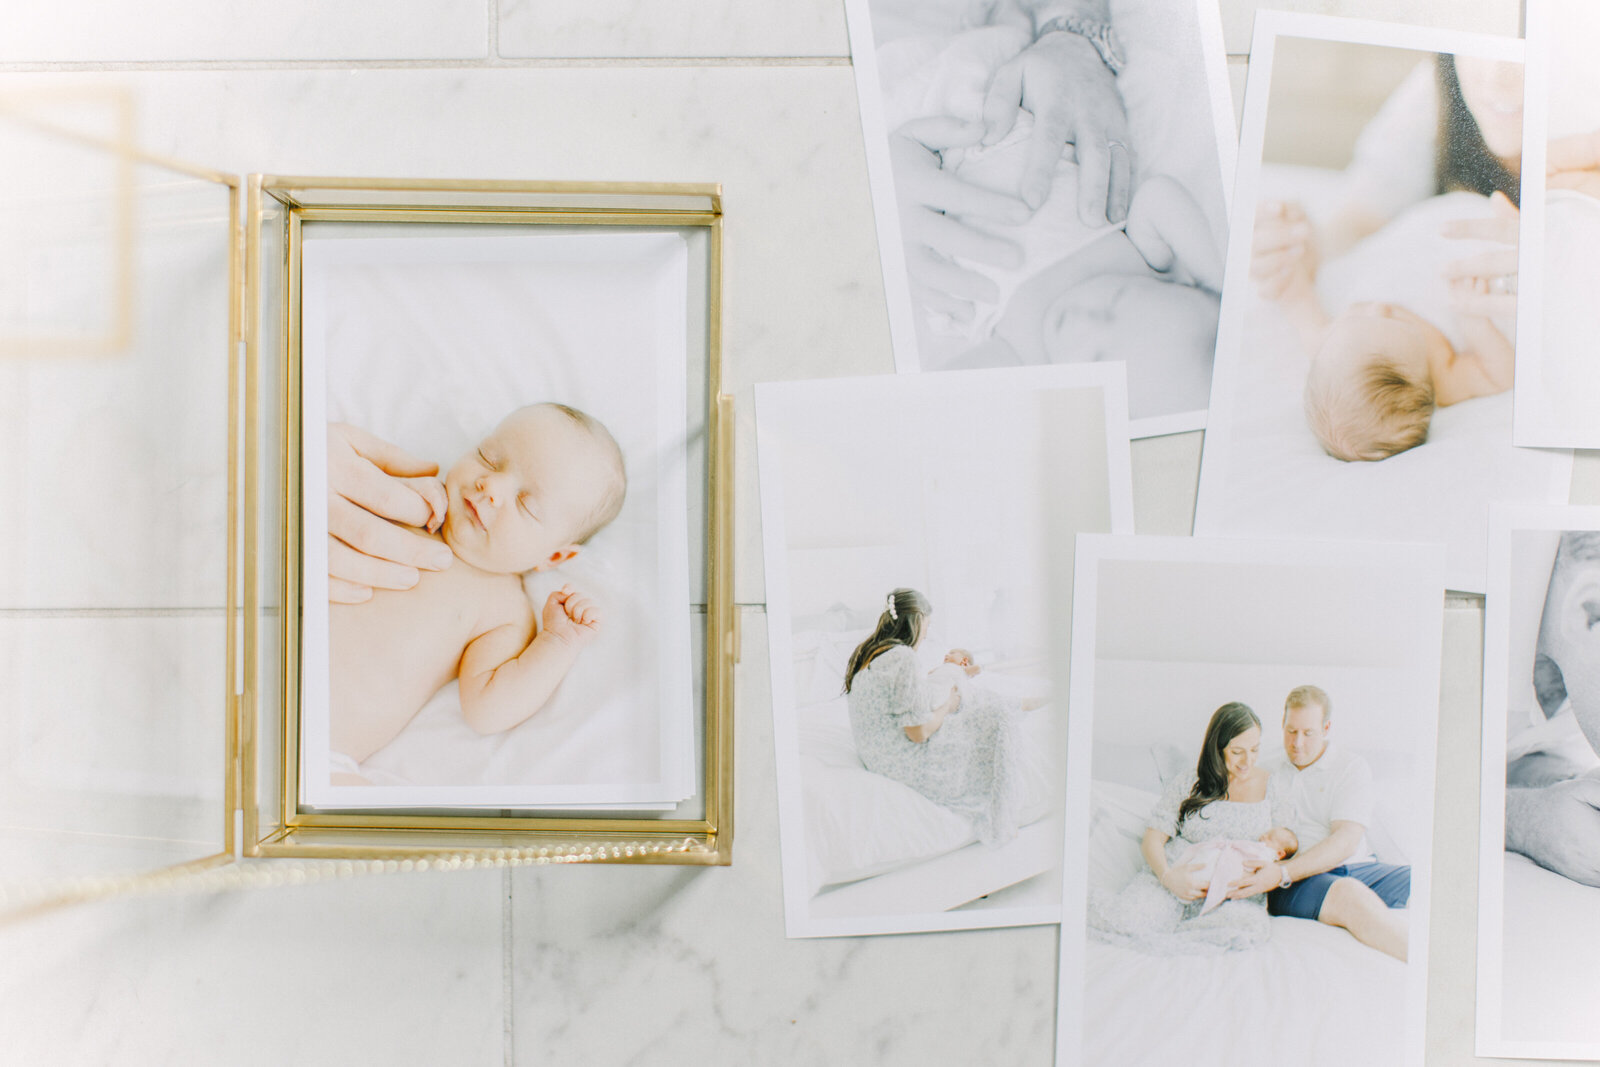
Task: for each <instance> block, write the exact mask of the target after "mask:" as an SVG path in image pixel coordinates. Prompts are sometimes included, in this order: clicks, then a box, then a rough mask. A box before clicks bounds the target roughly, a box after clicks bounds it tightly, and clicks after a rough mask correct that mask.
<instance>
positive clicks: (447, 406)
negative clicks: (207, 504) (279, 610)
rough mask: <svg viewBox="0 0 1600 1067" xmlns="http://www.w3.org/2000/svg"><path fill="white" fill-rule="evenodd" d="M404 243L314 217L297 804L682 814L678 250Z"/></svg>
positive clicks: (630, 243) (580, 241)
mask: <svg viewBox="0 0 1600 1067" xmlns="http://www.w3.org/2000/svg"><path fill="white" fill-rule="evenodd" d="M519 229H520V228H519ZM416 232H417V231H416V230H415V228H412V229H409V230H407V231H406V233H407V236H399V235H398V234H392V235H389V236H378V237H368V238H367V239H364V240H361V239H352V238H351V237H349V236H338V237H337V239H329V240H319V239H318V238H319V236H320V235H319V234H318V232H317V230H316V227H315V226H308V227H307V237H308V240H307V241H306V244H305V252H304V263H305V280H304V292H305V302H304V312H303V316H304V330H303V333H304V339H303V351H304V366H303V369H302V378H303V382H304V388H303V398H302V408H303V425H304V427H305V432H304V440H303V445H302V447H303V450H304V463H303V469H302V478H303V483H304V493H305V500H306V506H305V514H304V555H305V580H304V589H305V595H304V604H303V615H304V620H303V628H304V630H303V633H304V636H303V646H304V652H303V656H304V660H305V668H306V669H305V683H304V693H303V706H302V718H301V723H300V737H301V739H302V758H303V761H304V768H305V771H304V785H303V790H302V792H303V796H304V799H305V801H306V803H308V804H310V805H312V806H318V807H329V808H339V807H359V808H373V807H380V808H381V807H424V806H426V807H455V806H463V807H475V806H487V805H493V806H497V807H535V808H541V809H550V808H559V809H596V810H597V809H601V808H613V809H615V808H625V809H627V810H651V811H666V810H671V809H672V808H673V807H674V806H675V805H676V804H677V803H678V802H679V801H681V800H683V799H684V798H685V797H688V796H689V795H691V793H693V791H694V789H693V783H692V775H693V769H694V753H693V748H692V745H693V720H692V717H691V716H692V712H691V707H690V699H691V690H690V679H689V671H690V669H691V660H690V654H689V622H690V618H689V617H690V614H691V612H692V604H691V600H690V596H689V559H688V532H687V528H688V515H687V504H686V499H687V493H686V483H685V478H686V466H687V463H686V442H687V438H688V432H687V407H686V404H685V403H684V402H683V401H680V402H679V403H677V404H673V403H671V402H670V400H668V398H674V397H683V396H684V393H685V390H684V382H685V380H686V378H687V376H688V369H687V366H686V359H687V355H686V352H687V349H686V343H687V341H686V339H687V336H688V330H687V326H686V316H687V302H688V295H687V294H688V284H687V270H688V261H689V255H688V246H687V242H686V239H685V238H684V237H683V236H682V235H680V234H678V233H675V232H661V233H649V232H645V233H631V234H614V233H604V234H600V235H589V236H583V235H577V234H573V233H551V234H548V235H545V234H530V233H528V232H526V231H521V232H512V233H505V232H503V231H502V232H498V233H484V232H481V231H480V233H478V234H476V235H474V236H469V237H461V236H455V235H446V234H444V233H436V234H430V235H425V236H410V234H413V233H416ZM329 236H330V237H333V236H335V235H332V234H330V235H329ZM624 380H625V381H628V382H629V383H630V386H629V388H628V389H626V390H621V389H617V388H615V383H616V382H617V381H624ZM663 400H668V402H666V403H663ZM324 502H325V507H319V506H316V505H320V504H323V503H324Z"/></svg>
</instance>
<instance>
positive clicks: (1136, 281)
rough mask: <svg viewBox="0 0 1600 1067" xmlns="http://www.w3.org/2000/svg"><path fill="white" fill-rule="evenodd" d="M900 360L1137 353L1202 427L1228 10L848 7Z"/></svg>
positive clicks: (925, 364)
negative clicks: (1222, 13)
mask: <svg viewBox="0 0 1600 1067" xmlns="http://www.w3.org/2000/svg"><path fill="white" fill-rule="evenodd" d="M847 9H848V15H849V23H850V32H851V54H852V56H853V58H854V61H855V66H856V72H857V90H858V93H859V95H860V99H861V107H862V128H863V130H864V131H865V135H866V138H867V159H868V171H869V175H870V178H871V182H872V188H873V205H874V210H875V214H876V216H877V222H878V235H879V246H880V248H881V249H882V250H883V252H882V256H883V265H884V284H885V290H886V294H887V297H888V301H889V307H890V321H891V333H892V336H893V342H894V349H895V364H896V367H897V368H898V369H900V370H901V371H915V370H923V371H931V370H949V369H955V368H979V367H1010V366H1019V365H1031V364H1048V363H1074V362H1104V361H1114V360H1115V361H1124V362H1126V364H1127V367H1128V407H1129V415H1130V417H1131V418H1132V420H1133V433H1134V436H1136V437H1144V436H1151V435H1153V434H1157V433H1175V432H1178V431H1181V430H1191V429H1196V428H1199V427H1200V426H1203V425H1204V423H1205V407H1206V402H1207V397H1208V395H1209V392H1210V384H1211V364H1212V355H1213V351H1214V349H1215V343H1216V327H1217V313H1218V306H1219V304H1218V301H1219V296H1220V293H1221V290H1222V267H1223V260H1224V255H1223V248H1224V242H1225V240H1226V238H1227V215H1226V209H1225V182H1229V181H1231V180H1232V169H1233V152H1234V143H1235V138H1234V125H1233V108H1232V103H1231V100H1230V97H1229V90H1228V85H1227V74H1226V70H1225V60H1224V56H1223V50H1222V33H1221V25H1220V21H1219V15H1218V12H1217V8H1216V6H1215V5H1214V4H1210V5H1208V4H1205V3H1199V4H1197V3H1195V2H1194V0H939V2H935V3H927V2H924V0H850V3H849V4H847Z"/></svg>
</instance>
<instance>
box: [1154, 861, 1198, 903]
mask: <svg viewBox="0 0 1600 1067" xmlns="http://www.w3.org/2000/svg"><path fill="white" fill-rule="evenodd" d="M1204 872H1205V864H1203V863H1185V864H1183V865H1182V866H1179V865H1178V864H1173V865H1172V866H1170V867H1168V868H1167V869H1166V870H1165V871H1163V872H1162V874H1161V884H1162V885H1164V886H1166V888H1167V892H1169V893H1171V894H1172V895H1173V896H1175V897H1177V898H1178V899H1179V900H1199V899H1200V898H1201V897H1203V896H1205V895H1206V890H1207V889H1208V888H1209V887H1210V883H1209V882H1208V881H1207V880H1206V876H1205V873H1204Z"/></svg>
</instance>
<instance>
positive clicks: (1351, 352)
mask: <svg viewBox="0 0 1600 1067" xmlns="http://www.w3.org/2000/svg"><path fill="white" fill-rule="evenodd" d="M1457 195H1462V194H1457ZM1297 212H1298V214H1299V218H1300V219H1301V220H1302V221H1303V219H1304V213H1303V212H1299V209H1298V208H1297V207H1296V206H1295V205H1292V204H1284V203H1281V202H1278V201H1267V202H1264V203H1263V204H1262V205H1260V207H1259V208H1258V209H1257V213H1256V217H1257V220H1258V222H1257V224H1258V225H1260V224H1261V220H1262V219H1263V218H1264V217H1273V216H1276V218H1274V221H1281V220H1287V221H1290V222H1293V221H1295V219H1294V217H1293V215H1294V213H1297ZM1387 239H1388V235H1384V234H1380V235H1377V236H1375V237H1373V238H1368V239H1367V240H1368V241H1369V242H1370V241H1374V240H1387ZM1378 247H1381V246H1378ZM1362 249H1363V246H1362V245H1358V246H1357V247H1356V248H1355V249H1354V250H1352V254H1360V253H1361V252H1362ZM1284 256H1285V260H1284V265H1283V267H1282V269H1283V270H1284V271H1285V272H1287V274H1288V277H1289V281H1288V282H1287V284H1285V285H1284V286H1283V288H1282V290H1281V291H1280V292H1278V293H1277V295H1276V296H1275V297H1273V299H1276V300H1277V302H1278V304H1279V306H1280V307H1281V308H1282V310H1283V312H1284V315H1285V316H1286V317H1287V318H1288V320H1289V321H1290V322H1291V323H1292V324H1293V325H1294V328H1295V330H1296V331H1297V332H1298V333H1299V335H1300V338H1301V342H1302V345H1303V346H1304V347H1305V349H1306V350H1307V351H1308V352H1309V353H1310V355H1311V365H1310V368H1309V370H1308V372H1307V374H1306V385H1305V412H1306V421H1307V423H1309V425H1310V427H1311V432H1312V433H1313V434H1315V435H1316V438H1317V441H1318V443H1320V444H1321V445H1322V448H1323V451H1325V452H1327V453H1328V455H1330V456H1332V457H1334V458H1335V459H1341V460H1345V461H1347V462H1348V461H1357V460H1368V461H1375V460H1381V459H1387V458H1389V457H1390V456H1393V455H1397V454H1399V453H1401V452H1404V451H1406V450H1407V449H1411V448H1415V447H1416V446H1417V445H1420V444H1422V443H1423V442H1424V441H1426V440H1427V439H1428V429H1429V426H1430V425H1431V423H1432V421H1433V413H1434V410H1435V409H1436V408H1442V407H1449V406H1450V405H1452V404H1459V403H1460V402H1462V401H1463V400H1471V399H1472V398H1474V397H1480V396H1493V395H1495V394H1497V393H1503V392H1505V391H1507V390H1508V389H1510V388H1511V386H1512V378H1513V372H1514V369H1515V366H1516V351H1515V349H1514V348H1513V347H1512V345H1511V342H1510V341H1508V340H1507V339H1506V336H1505V334H1503V333H1502V332H1501V331H1500V328H1499V327H1498V326H1496V325H1495V323H1494V321H1493V320H1492V319H1490V318H1488V317H1486V316H1482V315H1468V314H1461V313H1459V312H1458V313H1457V314H1456V315H1455V316H1454V323H1453V325H1454V326H1455V328H1456V331H1457V334H1458V337H1459V340H1460V342H1461V343H1460V344H1452V343H1451V341H1450V338H1448V337H1447V336H1445V334H1444V332H1443V331H1442V330H1440V329H1439V327H1438V326H1437V325H1435V324H1434V323H1432V322H1430V321H1428V320H1427V319H1425V318H1424V317H1422V316H1421V315H1418V314H1416V313H1415V312H1414V311H1412V310H1410V309H1408V308H1405V307H1402V306H1400V305H1399V304H1394V303H1386V302H1380V301H1356V302H1354V303H1351V304H1349V305H1348V306H1346V307H1345V309H1344V310H1343V311H1341V312H1339V314H1337V315H1334V316H1331V317H1330V316H1329V315H1328V313H1327V312H1326V311H1325V310H1324V308H1323V306H1322V301H1321V299H1320V298H1319V297H1318V295H1317V288H1316V273H1317V271H1316V260H1315V258H1314V253H1313V251H1312V249H1311V246H1310V245H1309V244H1301V245H1299V246H1297V247H1296V248H1294V249H1290V250H1289V251H1288V252H1286V253H1284ZM1454 284H1456V285H1461V284H1467V283H1463V282H1456V283H1454ZM1264 291H1269V290H1265V289H1264Z"/></svg>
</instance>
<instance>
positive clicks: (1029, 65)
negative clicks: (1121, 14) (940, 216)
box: [983, 31, 1133, 226]
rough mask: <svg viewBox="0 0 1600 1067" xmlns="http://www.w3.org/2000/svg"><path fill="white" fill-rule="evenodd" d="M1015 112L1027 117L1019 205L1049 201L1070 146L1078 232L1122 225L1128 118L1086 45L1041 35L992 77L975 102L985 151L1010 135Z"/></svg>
mask: <svg viewBox="0 0 1600 1067" xmlns="http://www.w3.org/2000/svg"><path fill="white" fill-rule="evenodd" d="M1019 107H1020V108H1026V109H1027V110H1028V111H1030V112H1032V113H1033V135H1032V137H1031V139H1030V140H1029V142H1028V160H1027V163H1026V164H1024V169H1023V172H1022V185H1021V189H1020V192H1021V195H1022V199H1023V201H1024V202H1025V203H1026V204H1028V206H1030V207H1034V208H1037V207H1038V206H1039V205H1040V204H1043V203H1044V202H1045V200H1046V199H1048V198H1049V196H1050V184H1051V178H1052V177H1053V176H1054V175H1055V170H1056V164H1057V163H1058V162H1059V161H1060V159H1061V154H1062V152H1063V151H1064V150H1065V148H1066V146H1067V145H1068V144H1071V145H1072V146H1073V149H1074V154H1075V155H1076V156H1077V160H1078V217H1079V218H1080V219H1082V220H1083V223H1084V225H1086V226H1104V225H1105V224H1106V223H1107V222H1108V221H1109V222H1121V221H1123V220H1124V219H1126V218H1127V217H1128V203H1129V201H1130V200H1131V199H1132V197H1133V182H1132V169H1133V159H1132V156H1131V154H1130V151H1129V148H1128V113H1127V111H1126V110H1125V109H1124V108H1123V106H1122V97H1121V96H1120V95H1119V94H1118V93H1117V84H1116V78H1115V77H1114V76H1113V75H1112V73H1111V70H1110V68H1108V67H1107V66H1106V62H1105V60H1103V59H1102V58H1101V57H1100V53H1099V52H1097V51H1095V47H1094V45H1092V44H1090V43H1089V41H1088V40H1087V39H1086V38H1084V37H1081V36H1079V35H1078V34H1076V33H1068V32H1064V31H1057V32H1054V33H1046V34H1045V35H1044V36H1042V37H1040V38H1039V39H1038V40H1037V41H1035V42H1034V43H1033V44H1031V45H1029V46H1028V47H1027V48H1025V49H1024V50H1023V51H1022V53H1021V54H1020V55H1018V56H1017V57H1016V58H1015V59H1013V60H1011V61H1010V62H1009V63H1007V64H1006V65H1005V66H1003V67H1001V68H1000V69H999V70H998V71H996V72H995V76H994V79H993V80H992V81H991V82H990V83H989V92H988V95H987V96H986V97H985V99H984V102H983V121H984V125H985V126H986V127H988V132H987V133H986V134H985V135H984V138H983V140H984V143H985V144H994V143H995V142H996V141H998V140H1000V139H1001V138H1002V137H1004V136H1005V135H1006V134H1008V133H1010V132H1011V127H1012V126H1014V125H1016V121H1017V109H1018V108H1019Z"/></svg>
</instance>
